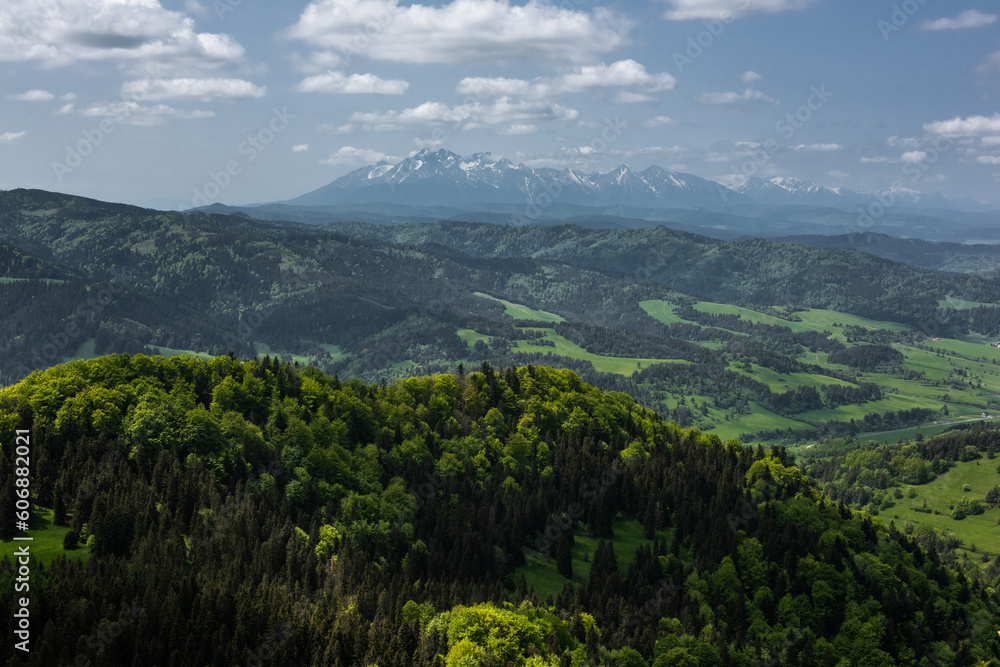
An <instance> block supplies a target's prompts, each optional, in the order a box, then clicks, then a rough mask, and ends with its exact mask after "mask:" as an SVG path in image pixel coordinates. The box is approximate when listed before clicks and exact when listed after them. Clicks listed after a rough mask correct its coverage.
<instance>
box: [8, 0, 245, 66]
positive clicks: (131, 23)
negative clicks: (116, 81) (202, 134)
mask: <svg viewBox="0 0 1000 667" xmlns="http://www.w3.org/2000/svg"><path fill="white" fill-rule="evenodd" d="M243 56H244V49H243V47H242V46H241V45H240V44H239V43H238V42H236V41H235V40H234V39H233V38H231V37H229V36H228V35H224V34H213V33H199V32H196V31H195V25H194V20H193V19H191V18H190V17H189V16H187V15H186V14H184V13H182V12H176V11H170V10H167V9H165V8H164V7H163V6H162V5H161V4H160V2H159V0H58V2H44V3H43V2H39V1H37V0H4V2H3V3H2V4H0V61H8V62H26V61H39V62H41V63H42V64H43V65H45V66H47V67H58V66H64V65H69V64H72V63H75V62H78V61H100V60H108V61H137V60H146V61H149V62H155V63H159V64H161V65H166V64H168V63H172V62H186V63H194V64H203V65H208V66H212V65H218V64H219V63H222V62H233V61H238V60H240V59H242V58H243Z"/></svg>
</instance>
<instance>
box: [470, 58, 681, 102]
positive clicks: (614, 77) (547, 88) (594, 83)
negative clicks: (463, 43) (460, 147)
mask: <svg viewBox="0 0 1000 667" xmlns="http://www.w3.org/2000/svg"><path fill="white" fill-rule="evenodd" d="M676 85H677V79H676V78H674V77H673V76H672V75H670V74H667V73H665V72H661V73H658V74H653V73H650V72H648V71H646V68H645V66H643V65H642V64H641V63H638V62H636V61H634V60H632V59H627V60H619V61H617V62H614V63H611V64H610V65H606V64H604V63H601V64H600V65H586V66H581V67H578V68H576V69H575V70H573V71H570V72H566V73H565V74H563V75H561V76H559V77H555V78H552V77H537V78H535V79H533V80H531V81H526V80H524V79H508V78H504V77H466V78H464V79H462V80H461V81H459V82H458V86H456V92H458V93H459V94H462V95H473V96H475V97H476V98H477V99H480V100H481V99H483V98H487V97H502V96H515V97H524V98H529V99H542V98H546V97H555V96H559V95H565V94H571V93H582V92H586V91H589V90H593V89H595V88H628V89H630V90H628V91H621V92H619V94H618V97H617V98H616V99H617V101H618V102H622V103H625V104H634V103H636V102H650V101H655V98H653V97H650V96H649V95H647V94H646V93H658V92H662V91H665V90H673V88H674V86H676Z"/></svg>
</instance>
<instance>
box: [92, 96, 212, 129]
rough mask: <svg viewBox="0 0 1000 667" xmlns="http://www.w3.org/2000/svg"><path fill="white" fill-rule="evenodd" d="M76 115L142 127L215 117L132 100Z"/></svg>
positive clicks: (210, 114)
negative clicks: (109, 119) (173, 120)
mask: <svg viewBox="0 0 1000 667" xmlns="http://www.w3.org/2000/svg"><path fill="white" fill-rule="evenodd" d="M78 113H79V114H80V115H82V116H88V117H92V118H113V119H114V120H115V122H116V123H119V124H122V125H143V126H150V125H163V124H165V123H166V122H167V121H168V120H172V119H177V120H190V119H197V118H214V117H215V112H214V111H198V110H194V111H186V110H183V109H175V108H173V107H170V106H167V105H165V104H157V105H155V106H147V105H143V104H140V103H138V102H136V101H134V100H116V101H114V102H102V103H100V104H94V105H92V106H89V107H87V108H86V109H82V110H80V111H79V112H78Z"/></svg>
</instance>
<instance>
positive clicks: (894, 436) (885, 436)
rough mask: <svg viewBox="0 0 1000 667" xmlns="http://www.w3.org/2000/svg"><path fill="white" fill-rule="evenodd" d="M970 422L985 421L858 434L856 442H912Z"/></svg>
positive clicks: (943, 423) (951, 421)
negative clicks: (921, 436) (919, 437)
mask: <svg viewBox="0 0 1000 667" xmlns="http://www.w3.org/2000/svg"><path fill="white" fill-rule="evenodd" d="M971 421H986V420H984V419H976V418H969V419H958V420H948V421H944V422H941V423H939V424H934V423H931V424H924V425H922V426H915V427H913V428H904V429H900V430H894V431H884V432H879V433H860V434H858V440H863V441H865V442H868V441H869V440H872V441H875V442H878V443H881V444H883V445H894V444H896V443H897V442H901V441H903V440H913V439H914V438H916V437H917V436H918V435H923V436H924V437H925V438H929V437H930V436H932V435H937V434H938V433H944V432H945V431H947V430H948V429H949V428H951V427H952V426H954V425H955V424H960V423H963V422H971Z"/></svg>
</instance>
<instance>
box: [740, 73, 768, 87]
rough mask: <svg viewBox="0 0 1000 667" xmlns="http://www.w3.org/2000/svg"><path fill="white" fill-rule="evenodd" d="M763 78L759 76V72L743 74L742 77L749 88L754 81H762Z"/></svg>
mask: <svg viewBox="0 0 1000 667" xmlns="http://www.w3.org/2000/svg"><path fill="white" fill-rule="evenodd" d="M763 78H764V77H762V76H761V75H760V74H757V72H743V76H741V77H740V79H741V80H742V81H743V83H745V84H747V85H748V86H749V85H750V84H751V83H753V82H754V81H760V80H761V79H763Z"/></svg>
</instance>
